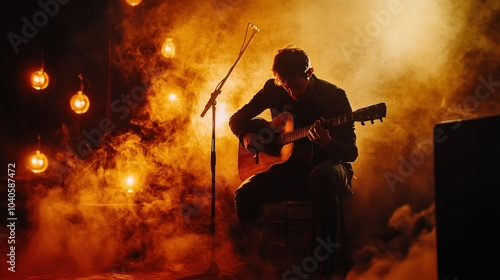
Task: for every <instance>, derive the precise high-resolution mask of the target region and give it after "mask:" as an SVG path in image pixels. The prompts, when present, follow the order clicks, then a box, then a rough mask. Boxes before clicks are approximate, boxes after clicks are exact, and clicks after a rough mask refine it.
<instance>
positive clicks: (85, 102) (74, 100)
mask: <svg viewBox="0 0 500 280" xmlns="http://www.w3.org/2000/svg"><path fill="white" fill-rule="evenodd" d="M70 105H71V109H72V110H73V111H75V113H77V114H83V113H85V112H87V110H88V109H89V107H90V101H89V98H88V97H87V96H86V95H85V94H83V91H81V90H79V91H78V92H77V94H75V95H73V97H71V100H70Z"/></svg>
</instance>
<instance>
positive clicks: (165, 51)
mask: <svg viewBox="0 0 500 280" xmlns="http://www.w3.org/2000/svg"><path fill="white" fill-rule="evenodd" d="M161 54H162V55H163V56H164V57H166V58H172V57H174V56H175V45H174V40H173V39H172V38H167V39H166V40H165V42H164V43H163V45H162V46H161Z"/></svg>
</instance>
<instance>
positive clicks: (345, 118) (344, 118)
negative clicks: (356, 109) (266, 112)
mask: <svg viewBox="0 0 500 280" xmlns="http://www.w3.org/2000/svg"><path fill="white" fill-rule="evenodd" d="M353 120H354V118H353V113H346V114H343V115H340V116H338V117H334V118H331V119H328V120H326V123H327V124H328V125H330V126H337V125H340V124H343V123H346V122H349V121H353ZM313 126H314V125H312V124H311V125H308V126H304V127H301V128H297V129H296V130H293V131H290V132H285V133H283V134H281V135H280V138H279V144H281V145H286V144H288V143H291V142H293V141H296V140H299V139H302V138H304V137H307V133H308V132H309V130H310V129H311V128H312V127H313Z"/></svg>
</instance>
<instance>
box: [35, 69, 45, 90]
mask: <svg viewBox="0 0 500 280" xmlns="http://www.w3.org/2000/svg"><path fill="white" fill-rule="evenodd" d="M48 85H49V75H48V74H47V72H45V71H43V69H40V70H38V71H35V72H34V73H33V74H31V86H32V87H33V88H34V89H36V90H42V89H45V88H47V86H48Z"/></svg>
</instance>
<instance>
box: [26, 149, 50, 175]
mask: <svg viewBox="0 0 500 280" xmlns="http://www.w3.org/2000/svg"><path fill="white" fill-rule="evenodd" d="M47 167H49V160H48V159H47V157H46V156H45V155H44V154H42V153H41V152H40V151H39V150H37V151H36V152H35V153H34V154H32V155H31V156H30V157H29V160H28V168H29V169H30V170H31V171H32V172H33V173H36V174H38V173H42V172H44V171H45V170H47Z"/></svg>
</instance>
